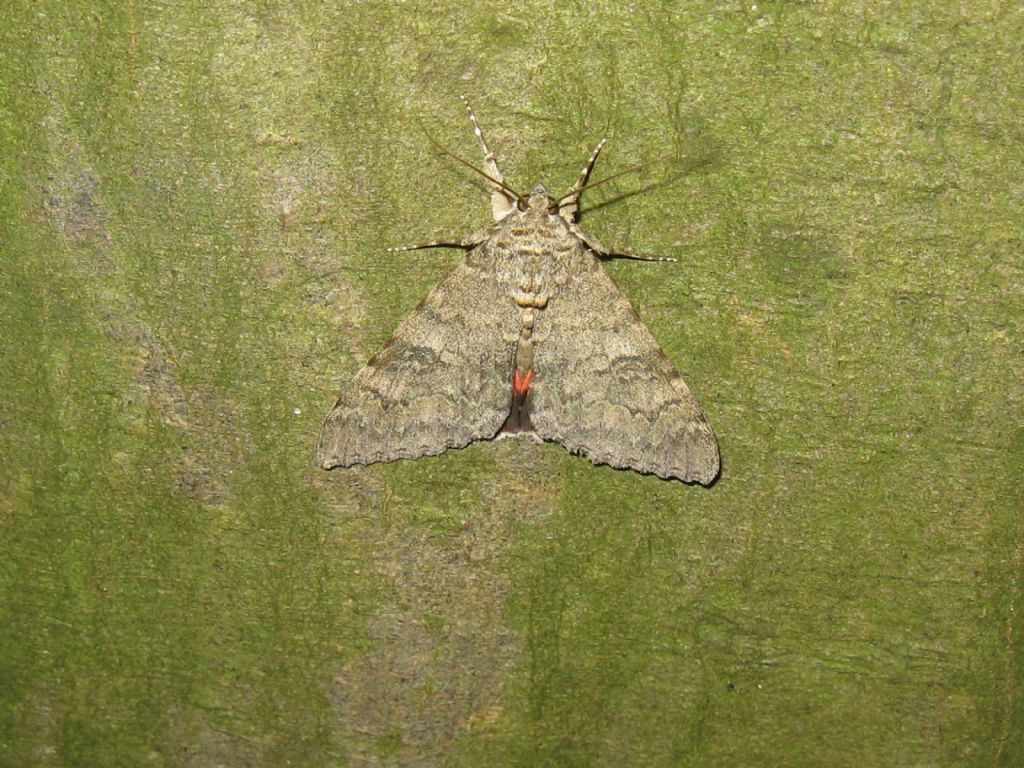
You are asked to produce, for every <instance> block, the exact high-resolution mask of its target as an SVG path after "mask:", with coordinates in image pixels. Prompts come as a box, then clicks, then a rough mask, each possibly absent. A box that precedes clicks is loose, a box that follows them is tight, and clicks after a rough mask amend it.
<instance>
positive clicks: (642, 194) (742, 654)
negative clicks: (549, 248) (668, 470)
mask: <svg viewBox="0 0 1024 768" xmlns="http://www.w3.org/2000/svg"><path fill="white" fill-rule="evenodd" d="M3 26H4V28H3V31H0V86H2V92H0V147H2V150H0V186H2V200H0V205H2V214H0V217H2V218H0V238H2V240H0V243H2V249H3V252H2V266H0V329H2V340H0V387H2V398H0V541H2V544H0V547H2V552H0V555H2V557H0V595H2V600H0V764H2V765H4V766H24V765H42V766H57V765H104V766H114V765H131V766H139V765H189V766H193V765H194V766H212V765H224V766H243V765H285V764H291V765H303V766H334V765H345V764H349V765H423V766H427V765H438V764H441V763H444V762H445V761H447V762H446V764H447V765H451V766H456V765H461V766H492V765H493V766H498V765H502V766H504V765H522V766H540V765H559V766H574V765H575V766H601V765H604V766H621V765H648V766H671V765H692V766H721V765H742V766H755V765H764V766H777V765H792V766H820V765H830V766H846V765H851V766H852V765H856V766H894V765H900V766H909V765H914V766H986V767H987V766H1016V765H1020V764H1021V763H1022V761H1024V713H1022V710H1021V698H1022V693H1021V691H1022V679H1024V672H1022V669H1024V651H1022V647H1024V646H1022V644H1021V639H1020V638H1021V635H1022V633H1024V598H1022V573H1024V513H1022V511H1021V510H1022V507H1024V491H1022V481H1021V475H1022V472H1024V429H1022V423H1024V419H1022V416H1024V413H1022V410H1024V408H1022V406H1024V383H1022V377H1024V349H1022V346H1024V344H1022V336H1021V333H1022V326H1024V297H1022V285H1024V266H1022V256H1021V253H1022V228H1021V222H1022V220H1024V203H1022V200H1024V181H1022V180H1024V162H1022V161H1024V133H1022V130H1021V117H1020V116H1021V115H1022V114H1024V85H1022V83H1024V50H1022V48H1024V12H1022V10H1021V8H1020V7H1019V6H1017V5H1015V4H1010V3H1000V2H982V1H981V0H973V1H969V2H962V3H959V4H948V3H947V4H937V3H926V2H923V1H922V2H916V3H915V2H892V3H861V2H852V3H851V2H819V3H813V4H811V3H760V2H759V3H757V4H753V3H750V2H748V3H746V4H736V3H730V4H723V3H717V2H707V3H694V4H686V5H685V6H684V5H682V4H672V3H661V4H648V3H636V4H635V5H628V4H626V3H620V2H614V3H613V2H595V3H550V2H539V1H537V0H522V1H521V2H517V3H514V4H511V5H502V6H499V5H497V4H494V5H491V6H488V5H484V4H480V5H477V6H467V5H465V4H451V5H449V4H445V3H428V2H406V3H377V4H375V3H355V2H349V3H347V4H345V3H340V4H333V5H332V6H331V7H322V6H321V5H320V4H319V3H311V2H305V1H304V0H303V1H301V2H293V3H259V4H241V3H233V2H225V1H224V0H211V1H210V2H206V3H203V4H184V5H181V4H165V3H135V2H133V0H127V1H126V2H121V3H105V4H99V5H98V4H96V3H94V2H85V1H84V0H74V1H73V2H65V3H56V2H41V3H36V2H31V3H30V2H16V3H13V4H10V5H9V6H8V7H7V8H6V9H5V23H4V25H3ZM459 93H465V94H466V95H467V96H468V97H469V98H470V99H471V100H472V101H473V103H474V104H475V106H476V107H477V111H478V113H479V114H480V117H481V120H482V122H483V124H484V127H485V130H487V131H488V136H489V138H490V141H491V144H492V146H493V148H494V149H495V150H496V151H497V153H498V156H499V158H500V159H501V160H502V161H503V168H504V170H505V173H506V176H507V178H508V179H509V181H510V182H511V183H512V184H513V185H514V186H517V187H518V188H520V189H524V188H527V187H528V186H529V185H531V184H532V183H534V182H535V181H538V180H544V181H546V182H548V183H549V184H550V185H551V186H552V188H553V189H554V190H555V191H559V192H560V191H564V189H566V188H567V187H568V186H569V184H570V183H571V181H572V180H573V178H574V177H575V175H576V173H577V172H578V170H579V167H580V165H581V163H582V162H583V160H584V159H585V158H586V156H587V153H588V152H589V150H590V149H591V148H592V146H593V144H594V143H595V141H596V140H597V139H598V138H599V137H600V136H601V135H604V134H606V133H607V134H608V135H610V136H611V139H612V141H611V143H610V144H609V146H608V148H607V149H606V153H605V156H604V157H603V159H602V160H603V163H602V166H601V167H600V168H599V169H598V171H597V172H596V174H595V178H601V177H602V176H604V175H608V174H610V173H612V172H614V171H616V170H619V169H622V168H625V167H627V166H629V165H631V164H633V163H635V162H645V163H647V164H648V165H647V171H646V173H645V174H644V175H643V176H632V177H626V178H623V179H621V180H619V181H617V182H613V183H612V184H610V185H608V186H606V187H602V188H601V189H599V190H595V191H594V192H593V193H592V195H591V196H590V197H589V199H588V198H585V199H584V210H586V209H587V208H589V209H590V214H589V215H585V216H584V225H585V226H586V227H587V229H589V230H591V231H593V232H594V233H595V234H596V235H598V236H599V237H600V238H601V239H602V240H604V241H605V243H606V244H608V245H609V246H610V247H620V248H626V247H629V248H633V249H635V250H637V251H639V252H644V253H651V254H661V255H669V256H675V257H678V258H679V261H678V262H677V263H674V264H643V263H635V262H615V263H612V264H610V265H609V270H610V272H611V273H612V274H613V276H614V277H615V279H616V280H617V281H618V282H619V284H620V285H621V286H622V288H623V290H624V291H625V292H626V293H627V294H628V295H629V296H630V297H631V299H632V300H633V302H634V304H635V305H636V306H637V309H638V311H639V312H640V315H641V316H642V317H643V318H644V320H645V321H646V322H647V323H648V325H649V327H650V328H651V330H652V332H653V333H654V335H655V337H657V338H658V339H659V341H660V342H661V344H662V345H663V347H664V349H665V351H666V353H667V354H668V356H669V358H670V359H672V360H673V361H674V362H675V363H676V365H677V366H678V367H679V368H680V370H681V371H682V372H683V374H684V376H685V377H686V378H687V380H688V381H689V383H690V385H691V387H692V389H693V390H694V393H695V394H696V395H697V397H698V399H699V401H700V403H701V404H702V406H703V407H704V410H705V412H706V413H707V415H708V417H709V419H710V420H711V422H712V424H713V425H714V427H715V429H716V431H717V433H718V435H719V440H720V443H721V449H722V456H723V462H724V470H723V475H722V478H721V480H720V481H719V482H718V483H717V484H716V485H715V486H714V487H712V488H711V489H707V490H705V489H701V488H698V487H688V486H684V485H682V484H680V483H674V482H666V481H661V480H658V479H656V478H652V477H644V476H640V475H637V474H634V473H630V472H620V471H615V470H612V469H609V468H607V467H593V466H591V465H590V463H589V462H587V461H586V460H585V459H580V458H577V457H573V456H570V455H568V454H566V453H565V452H563V451H561V450H560V449H559V448H558V447H557V446H550V445H544V446H536V445H533V444H530V443H526V442H509V441H506V442H503V443H499V444H489V443H485V444H478V445H476V446H472V447H470V448H468V449H466V450H463V451H458V452H452V453H449V454H447V455H445V456H442V457H439V458H430V459H423V460H420V461H416V462H399V463H396V464H391V465H385V466H373V467H368V468H358V469H354V470H339V471H335V472H333V473H330V474H328V473H324V472H321V471H319V470H317V469H316V468H315V467H314V465H313V460H312V449H313V443H314V440H315V437H316V433H317V429H318V428H319V425H320V421H321V419H322V418H323V416H324V414H325V413H326V412H327V410H328V408H329V407H330V405H331V403H332V401H333V395H334V392H335V391H336V390H337V389H338V388H339V387H340V386H341V384H342V383H343V382H344V381H345V380H346V379H347V378H348V377H349V376H351V375H352V374H353V373H354V372H355V370H356V369H357V368H358V367H359V365H360V364H361V363H362V362H363V361H365V359H366V358H367V357H368V356H369V355H370V354H371V353H372V352H373V351H374V350H375V349H376V348H377V347H378V346H379V345H380V344H381V343H383V341H384V340H385V339H386V338H387V337H388V335H389V334H390V332H391V331H392V330H393V329H394V328H395V326H396V325H397V324H398V323H399V322H400V320H401V319H402V317H404V316H405V314H406V313H408V312H409V311H410V310H411V309H412V308H413V307H414V306H415V305H416V303H417V302H418V301H419V300H420V298H421V297H422V296H423V295H424V294H425V293H426V291H427V290H428V289H429V288H430V286H431V285H432V284H433V283H434V282H435V281H436V280H437V279H438V278H439V277H440V276H441V275H442V274H443V273H444V271H445V270H446V269H447V268H448V266H450V265H451V264H452V263H454V261H455V260H456V259H457V258H459V254H457V253H454V252H447V251H427V252H422V253H413V254H395V255H389V254H384V253H383V248H384V247H386V246H388V245H393V244H397V243H404V242H410V241H411V242H416V241H423V240H429V239H433V238H434V237H436V236H443V235H453V234H454V235H458V234H462V233H465V232H468V231H471V230H473V229H475V228H476V227H478V226H479V225H481V224H482V223H485V222H486V221H487V220H488V216H489V208H488V200H487V197H486V195H485V194H484V193H483V192H481V191H480V190H479V189H478V188H477V186H478V185H477V181H476V180H474V179H473V178H472V176H471V175H470V174H469V173H468V172H467V171H465V170H464V169H461V168H459V167H458V166H456V165H455V164H454V163H452V162H451V161H449V160H446V159H444V158H439V157H438V156H437V154H436V152H435V151H434V150H433V149H432V148H431V146H430V144H429V142H428V141H427V140H426V138H425V136H424V135H423V130H422V129H426V130H427V131H429V132H430V133H431V135H434V136H436V137H437V138H438V139H439V140H440V141H442V142H443V143H444V144H446V145H447V146H449V147H451V148H452V149H453V150H454V151H457V152H459V153H460V154H462V155H464V156H466V157H467V158H469V159H471V160H474V161H476V160H477V150H476V147H475V145H474V142H473V139H472V133H471V131H470V129H469V126H468V123H467V121H466V120H465V116H464V114H463V110H462V107H461V105H460V103H459V101H458V98H457V97H458V94H459ZM633 192H639V194H631V193H633ZM602 203H608V204H606V205H602Z"/></svg>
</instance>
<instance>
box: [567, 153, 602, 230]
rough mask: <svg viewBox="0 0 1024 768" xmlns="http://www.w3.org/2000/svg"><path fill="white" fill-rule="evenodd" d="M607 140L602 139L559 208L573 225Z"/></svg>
mask: <svg viewBox="0 0 1024 768" xmlns="http://www.w3.org/2000/svg"><path fill="white" fill-rule="evenodd" d="M606 141H608V139H607V138H604V139H601V141H599V142H598V143H597V146H596V147H595V148H594V151H593V152H591V153H590V159H589V160H587V164H586V165H584V166H583V170H582V171H580V177H579V178H578V179H576V183H575V184H573V185H572V189H570V190H569V193H568V194H567V195H565V196H564V197H563V198H562V204H561V205H559V206H558V213H559V214H560V215H561V216H562V218H563V219H565V220H566V221H568V222H570V223H572V222H574V221H576V212H577V211H578V210H579V207H580V206H579V202H580V192H582V191H583V187H584V186H586V183H587V178H588V177H589V176H590V171H591V170H593V168H594V163H596V162H597V156H598V155H599V154H601V149H602V148H603V147H604V145H605V142H606Z"/></svg>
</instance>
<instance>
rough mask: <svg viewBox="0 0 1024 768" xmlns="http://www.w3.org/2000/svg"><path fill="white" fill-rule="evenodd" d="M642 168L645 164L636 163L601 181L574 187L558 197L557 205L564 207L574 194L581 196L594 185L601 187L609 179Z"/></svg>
mask: <svg viewBox="0 0 1024 768" xmlns="http://www.w3.org/2000/svg"><path fill="white" fill-rule="evenodd" d="M640 170H643V165H642V164H640V163H637V164H636V165H634V166H632V167H631V168H627V169H626V170H624V171H619V172H618V173H613V174H612V175H611V176H605V177H604V178H603V179H601V180H600V181H595V182H593V183H591V184H583V186H581V187H573V189H572V190H571V191H570V192H568V193H566V194H564V195H562V196H561V197H560V198H558V203H557V205H558V207H559V208H561V207H562V201H563V200H567V199H569V198H570V197H572V196H573V195H576V196H579V195H580V194H581V193H582V192H583V191H584V190H587V189H593V188H594V187H599V186H601V185H602V184H604V183H606V182H609V181H611V180H613V179H617V178H619V176H625V175H626V174H627V173H635V172H636V171H640Z"/></svg>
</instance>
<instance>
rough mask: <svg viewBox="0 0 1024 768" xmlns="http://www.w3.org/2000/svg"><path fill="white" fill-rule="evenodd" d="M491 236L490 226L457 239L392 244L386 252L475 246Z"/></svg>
mask: <svg viewBox="0 0 1024 768" xmlns="http://www.w3.org/2000/svg"><path fill="white" fill-rule="evenodd" d="M490 236H491V228H490V227H484V228H483V229H479V230H477V231H476V232H474V233H473V234H472V235H467V236H466V237H462V238H459V239H458V240H455V239H452V240H434V241H432V242H429V243H411V244H409V245H393V246H391V247H390V248H387V249H385V250H387V252H388V253H398V252H400V251H418V250H421V249H423V248H463V249H465V248H475V247H476V246H478V245H480V243H482V242H484V241H485V240H487V239H488V238H489V237H490Z"/></svg>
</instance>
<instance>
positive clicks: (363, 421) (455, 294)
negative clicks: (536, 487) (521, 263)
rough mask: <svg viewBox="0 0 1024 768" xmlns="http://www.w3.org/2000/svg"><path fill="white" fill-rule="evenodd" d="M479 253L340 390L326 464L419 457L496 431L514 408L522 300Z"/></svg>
mask: <svg viewBox="0 0 1024 768" xmlns="http://www.w3.org/2000/svg"><path fill="white" fill-rule="evenodd" d="M476 256H479V252H475V253H474V252H471V253H470V255H469V257H468V258H467V259H466V261H464V262H463V263H461V264H459V265H458V266H457V267H455V268H454V269H452V271H451V272H449V273H448V275H447V276H445V278H444V279H443V280H442V281H441V282H440V283H438V284H437V286H436V287H435V288H434V289H433V290H432V291H431V292H430V293H429V294H428V295H427V297H426V298H425V299H424V300H423V302H422V303H421V304H420V305H419V307H417V308H416V309H415V310H414V311H413V312H412V314H410V315H409V316H408V317H407V318H406V319H405V321H404V322H403V323H402V324H401V325H400V326H399V328H398V330H397V331H395V334H394V336H392V337H391V339H390V340H389V341H388V342H387V343H386V344H385V345H384V347H383V348H382V349H381V350H380V351H379V352H378V353H377V354H376V355H374V356H373V357H372V358H371V359H370V361H369V362H368V363H367V364H366V366H365V367H364V368H363V369H362V370H360V371H359V373H357V374H356V376H355V378H354V379H353V380H352V381H351V383H349V384H347V385H346V386H345V388H344V389H343V390H342V392H341V394H340V395H339V396H338V401H337V404H336V405H335V406H334V409H333V410H332V411H331V412H330V413H329V414H328V416H327V419H326V421H324V425H323V429H322V430H321V432H320V439H319V441H318V443H317V448H316V456H317V461H318V462H319V463H320V466H322V467H324V468H325V469H330V468H331V467H337V466H346V467H347V466H351V465H353V464H371V463H373V462H377V461H393V460H395V459H411V458H416V457H417V456H424V455H433V454H438V453H441V452H443V451H445V450H447V449H448V448H460V447H462V446H464V445H467V444H468V443H470V442H472V441H473V440H477V439H480V438H487V437H493V436H494V435H495V434H497V432H498V430H499V429H500V428H501V425H502V423H503V422H504V420H505V418H506V417H507V416H508V413H509V401H510V397H511V395H510V392H511V384H510V382H511V378H512V354H513V352H514V348H515V337H514V335H513V337H512V338H511V339H509V340H506V339H505V337H504V334H508V333H510V332H511V333H513V334H514V332H515V330H516V327H515V325H514V324H515V323H516V322H517V317H518V316H517V313H516V308H515V304H514V303H513V302H512V300H511V299H509V297H508V296H507V295H506V294H503V293H502V292H501V291H500V290H499V288H498V285H497V283H496V281H495V279H494V275H493V273H491V272H489V271H488V270H487V269H486V268H483V267H482V266H481V265H479V264H478V263H477V260H476V259H475V257H476Z"/></svg>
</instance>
